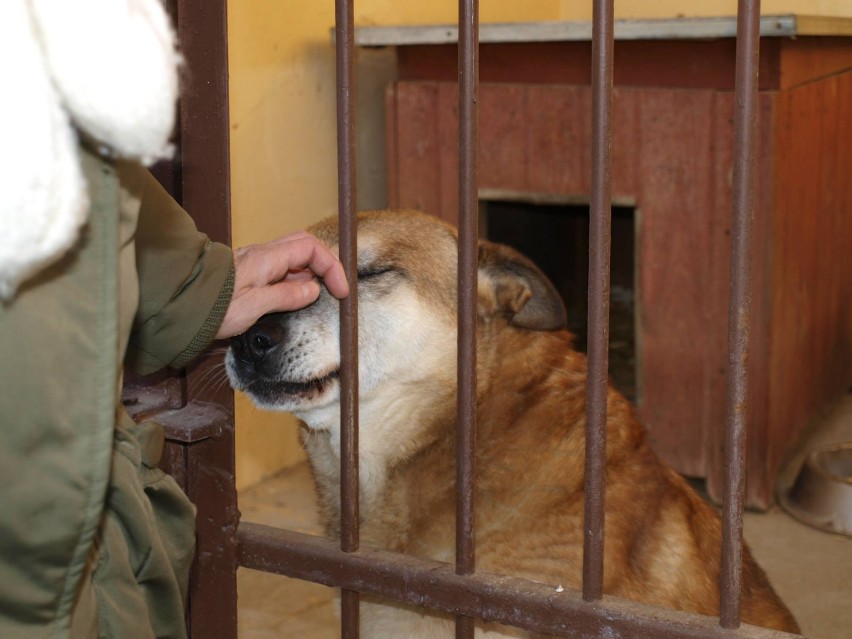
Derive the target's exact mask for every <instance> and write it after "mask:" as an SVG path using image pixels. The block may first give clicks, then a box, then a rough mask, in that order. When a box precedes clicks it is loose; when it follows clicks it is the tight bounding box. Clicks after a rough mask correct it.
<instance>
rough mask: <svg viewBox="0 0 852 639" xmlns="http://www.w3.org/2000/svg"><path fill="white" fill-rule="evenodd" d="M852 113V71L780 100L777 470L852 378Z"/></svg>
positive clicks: (773, 385)
mask: <svg viewBox="0 0 852 639" xmlns="http://www.w3.org/2000/svg"><path fill="white" fill-rule="evenodd" d="M850 120H852V72H850V73H844V74H842V75H839V76H832V77H830V78H827V79H825V80H823V81H820V82H816V83H812V84H809V85H806V86H803V87H798V88H796V89H794V90H791V91H786V92H783V93H782V94H781V96H780V98H779V113H778V127H777V131H776V135H777V137H776V145H777V150H778V173H777V182H776V192H775V202H776V207H775V223H774V226H773V240H774V242H773V246H772V260H773V272H774V274H775V278H774V281H773V289H772V290H773V310H772V314H773V326H772V336H771V340H772V342H771V343H772V348H771V357H770V361H769V370H770V391H771V395H770V423H771V424H772V428H773V433H772V444H773V445H772V446H771V448H770V451H769V453H770V457H769V461H768V467H769V469H773V468H777V466H778V464H779V463H780V461H781V460H782V459H783V457H784V455H785V453H786V452H787V449H788V448H789V446H791V445H792V444H794V443H795V442H796V440H797V439H798V438H799V436H800V435H801V434H802V433H803V432H804V430H805V429H806V428H807V427H808V426H809V425H810V423H811V421H812V420H813V419H814V418H815V417H816V416H817V414H818V413H819V411H820V410H821V409H822V408H823V407H824V406H825V405H826V404H827V403H828V402H830V401H832V399H833V398H836V397H837V396H839V395H840V394H841V393H843V392H844V391H845V390H846V388H847V387H848V386H849V384H850V382H852V287H850V286H849V273H852V222H850V220H852V183H850V181H849V179H848V176H849V173H850V170H852V155H850V150H849V140H850V139H852V127H850Z"/></svg>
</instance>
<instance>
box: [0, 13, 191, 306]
mask: <svg viewBox="0 0 852 639" xmlns="http://www.w3.org/2000/svg"><path fill="white" fill-rule="evenodd" d="M177 64H178V54H177V53H176V51H175V44H174V35H173V32H172V29H171V27H170V25H169V21H168V17H167V16H166V14H165V12H164V10H163V8H162V6H161V5H160V2H159V0H74V2H69V1H68V0H3V2H2V4H0V72H1V73H2V75H0V77H3V79H4V82H5V86H6V89H7V90H6V91H4V96H3V99H2V101H0V116H2V117H0V122H2V124H3V126H4V129H5V130H4V132H3V136H2V139H3V149H2V152H0V299H9V298H11V297H12V296H13V295H14V293H15V290H16V289H17V287H18V286H19V285H20V283H21V282H22V281H24V280H25V279H27V278H28V277H30V276H31V275H33V274H35V273H36V272H38V271H39V270H41V269H42V268H44V267H46V266H48V265H49V264H51V263H53V262H54V261H56V260H57V259H59V258H60V257H61V256H62V255H63V254H64V253H65V252H66V251H67V250H68V249H69V248H70V247H71V246H72V245H73V244H74V242H75V240H76V239H77V235H78V232H79V229H80V227H81V226H82V225H83V223H84V222H85V220H86V217H87V215H88V204H89V201H88V196H87V193H86V184H85V181H84V179H83V176H82V173H81V170H80V165H79V157H78V155H77V153H78V151H77V139H76V136H77V132H76V131H75V128H76V129H77V130H79V131H82V132H84V133H85V134H86V135H87V136H88V137H89V138H91V139H92V140H94V141H95V143H96V144H99V145H101V150H102V151H103V152H105V153H109V154H112V155H115V156H119V157H126V158H135V159H139V160H141V161H143V162H145V163H151V162H153V161H155V160H157V159H159V158H162V157H166V156H168V155H169V153H170V147H169V144H168V140H169V136H170V135H171V132H172V128H173V126H174V112H175V102H176V99H177Z"/></svg>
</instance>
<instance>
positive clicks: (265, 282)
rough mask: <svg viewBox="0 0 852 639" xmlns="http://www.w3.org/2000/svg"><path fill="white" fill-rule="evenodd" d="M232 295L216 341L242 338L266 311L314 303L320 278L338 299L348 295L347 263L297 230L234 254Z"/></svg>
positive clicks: (318, 242) (309, 236)
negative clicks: (236, 336) (344, 266)
mask: <svg viewBox="0 0 852 639" xmlns="http://www.w3.org/2000/svg"><path fill="white" fill-rule="evenodd" d="M234 269H235V273H234V294H233V296H232V298H231V304H230V306H229V307H228V310H227V311H226V313H225V319H224V320H223V321H222V326H221V327H220V328H219V332H218V333H217V334H216V339H225V338H228V337H233V336H234V335H239V334H240V333H243V332H245V331H246V330H247V329H248V328H250V327H251V326H252V325H253V324H254V323H255V322H256V321H257V320H258V319H260V318H261V317H262V316H263V315H266V314H267V313H274V312H280V311H294V310H297V309H300V308H303V307H305V306H308V305H309V304H311V303H313V302H314V301H315V300H316V299H317V297H319V294H320V284H319V282H318V281H317V277H319V278H321V279H322V280H323V281H324V282H325V285H326V288H328V290H329V292H330V293H331V294H332V295H334V296H335V297H337V298H344V297H346V296H347V295H349V284H348V282H347V281H346V275H345V274H344V272H343V265H342V264H341V263H340V261H339V260H338V259H337V258H336V257H335V256H334V254H333V253H332V252H331V251H330V250H329V249H328V248H327V247H326V246H325V245H324V244H322V243H321V242H320V241H319V240H318V239H316V238H315V237H314V236H313V235H310V234H309V233H306V232H304V231H299V232H297V233H293V234H291V235H286V236H284V237H281V238H278V239H277V240H272V241H271V242H266V243H265V244H252V245H250V246H244V247H242V248H238V249H237V250H235V251H234Z"/></svg>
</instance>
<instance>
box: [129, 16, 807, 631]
mask: <svg viewBox="0 0 852 639" xmlns="http://www.w3.org/2000/svg"><path fill="white" fill-rule="evenodd" d="M593 4H594V12H593V36H592V51H593V53H592V93H593V122H592V131H593V142H592V194H591V225H590V266H589V353H588V356H589V381H588V390H587V438H586V440H587V450H586V461H585V464H586V486H585V489H586V498H585V517H586V521H588V522H590V524H589V525H587V526H585V531H584V534H585V537H584V562H583V589H582V592H574V591H569V590H565V591H564V592H560V593H555V592H554V590H553V587H552V586H548V585H544V584H540V583H537V582H532V581H528V580H524V579H519V578H514V577H510V576H502V575H494V574H488V573H483V572H477V571H476V570H475V543H474V530H473V509H474V503H473V490H472V487H473V482H474V468H473V446H474V443H475V419H476V411H475V402H474V401H473V397H474V393H473V390H474V388H475V383H476V380H475V360H474V358H475V350H474V346H475V339H476V335H475V327H476V316H475V308H476V307H475V292H476V255H477V252H476V242H477V229H476V219H477V218H476V213H477V207H478V202H477V197H478V193H477V188H476V185H477V167H476V148H477V141H478V119H477V113H476V101H477V92H478V1H477V0H459V16H460V17H459V71H460V90H459V114H460V126H459V214H460V223H459V320H458V325H459V364H458V367H459V368H458V374H459V402H458V417H459V432H458V438H457V455H458V464H457V468H458V471H457V472H458V476H457V484H458V486H459V488H458V489H457V531H456V535H457V542H456V556H457V561H456V565H455V566H454V567H453V566H450V565H448V564H444V563H440V562H436V561H428V560H423V559H418V558H414V557H409V556H405V555H400V554H396V553H391V552H388V551H382V550H375V549H368V548H360V544H359V538H358V495H357V493H358V464H357V450H358V444H357V420H358V405H357V396H358V388H357V383H358V380H357V296H356V295H352V296H351V297H350V298H349V299H348V300H345V301H344V302H342V303H341V356H342V363H341V438H342V444H341V492H342V495H341V497H342V504H343V505H342V513H341V516H342V531H341V540H340V542H339V544H338V542H336V541H334V540H330V539H327V538H324V537H317V536H311V535H305V534H301V533H296V532H293V531H287V530H282V529H276V528H271V527H268V526H263V525H259V524H252V523H240V522H239V512H238V510H237V504H236V490H235V485H234V451H233V403H232V402H233V399H232V398H229V397H228V395H229V393H223V392H221V391H218V392H216V393H214V394H213V395H210V394H207V395H205V391H204V390H203V388H201V387H200V386H199V385H198V384H197V383H194V380H197V379H200V378H201V376H202V375H203V374H204V372H205V371H206V370H208V369H209V368H210V367H211V366H215V365H217V363H218V362H220V361H221V357H222V353H221V351H220V352H213V353H212V354H211V355H210V356H208V357H207V358H206V359H205V360H204V361H202V362H201V363H200V364H196V365H195V366H194V367H193V368H191V369H190V370H189V371H188V373H187V374H186V378H185V380H184V381H183V382H182V386H180V384H175V383H172V382H171V381H170V380H165V381H163V382H161V383H160V384H159V386H157V385H154V386H152V385H150V384H149V385H147V386H146V387H145V388H142V387H131V388H130V389H129V392H126V394H125V396H126V397H129V399H128V400H127V401H128V403H129V404H131V408H134V411H133V412H135V413H136V414H141V413H143V412H144V413H145V415H146V416H155V417H154V418H156V419H158V420H159V421H161V422H163V423H164V425H165V427H166V432H167V438H168V440H169V443H168V447H167V454H166V460H165V463H164V466H165V467H166V468H167V469H168V470H169V471H170V472H171V473H172V474H173V475H175V476H176V478H177V479H178V481H179V483H180V484H181V486H182V487H183V488H184V490H185V491H186V492H187V493H188V494H189V496H190V498H192V499H193V501H194V502H195V503H196V505H197V506H198V522H199V532H198V550H197V556H196V562H195V564H194V568H193V576H192V579H191V584H190V601H189V609H188V616H187V623H188V630H189V636H190V637H192V638H193V639H201V638H204V639H209V638H211V637H215V638H217V639H235V638H236V637H237V624H236V569H237V567H238V566H243V567H247V568H251V569H255V570H262V571H265V572H274V573H277V574H281V575H286V576H289V577H294V578H298V579H304V580H308V581H313V582H316V583H321V584H324V585H326V586H332V587H339V588H342V590H343V596H342V620H341V630H342V636H343V638H344V639H354V638H355V637H358V607H359V605H358V602H359V595H360V593H362V592H363V593H367V594H371V595H376V596H379V597H382V598H388V599H394V600H397V601H401V602H406V603H410V604H416V605H421V606H427V607H431V608H435V609H439V610H442V611H445V612H449V613H451V614H454V615H456V619H457V622H456V637H459V638H466V637H472V636H473V621H474V619H476V618H484V619H487V620H489V621H495V622H499V623H504V624H508V625H512V626H518V627H522V628H526V629H528V630H532V631H536V632H542V633H547V634H554V635H558V636H564V637H598V636H604V637H637V638H645V637H647V638H660V639H667V638H671V639H674V638H676V637H690V638H695V639H704V638H716V637H730V638H733V637H742V638H746V637H748V638H755V639H757V638H761V639H764V638H765V639H772V638H775V639H781V638H782V637H793V636H795V635H790V634H788V633H784V632H779V631H774V630H769V629H764V628H758V627H755V626H749V625H746V624H741V623H740V621H739V608H740V603H739V602H740V590H741V584H740V572H741V553H742V511H743V497H744V444H745V438H744V435H745V429H744V419H745V407H746V401H747V388H748V387H747V375H746V366H745V363H746V357H745V354H746V352H747V345H748V340H749V306H750V297H751V282H750V268H749V265H750V253H749V245H750V238H751V211H752V208H753V201H754V180H755V178H754V176H755V161H756V160H755V157H756V156H755V151H754V149H755V143H756V140H755V129H756V118H757V110H756V97H757V69H758V67H757V62H758V43H759V23H760V19H759V16H760V2H759V0H739V6H738V15H737V63H736V117H735V142H734V144H735V147H734V211H733V215H734V224H733V227H732V233H731V235H732V257H731V297H730V309H729V326H730V331H729V332H730V337H729V369H728V376H729V389H728V405H727V410H728V421H727V427H726V450H725V455H726V470H727V471H728V472H727V476H726V478H725V493H724V502H723V540H722V564H721V574H720V595H721V613H720V617H719V618H718V619H717V618H715V617H706V616H701V615H695V614H691V613H685V612H680V611H675V610H670V609H665V608H658V607H653V606H647V605H643V604H638V603H635V602H631V601H627V600H623V599H618V598H615V597H610V596H607V595H604V594H603V588H602V586H603V499H604V477H603V460H604V451H605V445H606V442H605V435H604V429H603V425H604V423H605V420H606V389H607V357H608V355H607V339H608V321H609V320H608V318H609V312H608V311H609V257H610V234H609V232H610V229H609V226H610V224H609V222H610V212H611V192H610V183H609V177H610V166H611V153H612V148H611V122H610V121H611V113H612V84H613V82H612V77H613V76H612V69H613V60H612V57H613V56H612V52H613V0H593ZM170 5H171V7H172V9H173V14H174V15H175V17H176V21H177V25H178V32H179V38H180V40H181V42H182V50H183V53H184V56H185V58H186V61H187V66H188V67H189V68H190V69H191V71H192V74H193V75H194V76H195V81H194V82H193V83H192V85H191V86H190V87H189V88H184V89H183V92H182V96H181V101H182V102H181V104H182V106H181V133H180V142H181V145H180V149H181V156H182V158H183V162H182V164H181V165H180V167H179V168H180V171H179V174H178V175H177V176H175V175H173V174H171V173H167V174H166V175H165V177H166V179H167V180H168V179H175V180H177V182H176V184H178V187H179V188H180V189H181V190H182V196H183V197H182V199H183V203H184V206H185V207H186V208H187V209H188V210H189V211H190V212H191V213H194V214H196V219H197V220H199V225H200V226H201V227H202V228H206V229H209V231H208V232H211V235H213V236H214V237H215V238H216V239H221V240H223V241H228V240H229V239H230V234H229V231H228V230H227V229H228V226H227V223H228V221H229V204H230V194H229V189H228V177H229V176H228V150H227V149H228V125H227V46H226V41H227V40H226V37H223V34H226V32H227V27H226V24H227V22H226V18H225V15H226V13H225V0H215V2H213V3H212V6H211V3H209V2H208V3H206V5H205V3H204V2H203V0H177V2H176V3H175V2H171V3H170ZM202 5H205V6H204V7H202ZM353 15H354V11H353V0H336V2H335V17H336V25H335V35H336V42H337V53H336V56H337V70H338V83H337V84H338V87H337V110H338V169H339V216H340V226H341V241H340V257H341V261H342V262H343V264H344V268H345V269H346V272H347V275H348V277H349V279H350V283H351V284H355V283H356V282H355V279H356V277H357V276H356V273H357V268H356V261H355V258H356V255H357V246H356V235H355V231H356V229H355V201H356V198H355V169H354V144H355V138H354V121H353V118H354V86H353V76H354V72H353V58H354V56H353V49H354V19H353ZM205 69H206V70H207V71H206V72H205V71H204V70H205ZM202 73H204V74H205V77H206V79H207V80H208V81H206V82H202V81H199V80H198V77H199V76H200V74H202ZM211 132H212V133H211ZM196 143H197V144H196ZM210 147H212V149H213V150H214V153H213V154H212V156H211V155H210V153H209V150H210ZM211 157H212V161H211ZM211 184H213V185H218V186H219V187H221V188H220V189H219V190H216V189H210V188H209V186H210V185H211ZM199 213H203V214H204V215H202V216H199V215H198V214H199ZM205 216H206V217H205ZM199 217H201V219H199ZM352 288H353V290H357V287H356V286H352ZM179 386H180V387H179ZM179 396H185V397H187V398H188V401H184V402H181V401H180V397H179ZM146 407H147V408H146ZM164 409H165V410H164Z"/></svg>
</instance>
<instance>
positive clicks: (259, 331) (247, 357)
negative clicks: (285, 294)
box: [231, 320, 282, 363]
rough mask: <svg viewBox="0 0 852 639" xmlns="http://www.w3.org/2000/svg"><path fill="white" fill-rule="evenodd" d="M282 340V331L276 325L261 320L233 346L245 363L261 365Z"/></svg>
mask: <svg viewBox="0 0 852 639" xmlns="http://www.w3.org/2000/svg"><path fill="white" fill-rule="evenodd" d="M281 338H282V336H281V330H280V329H279V328H278V327H277V326H276V325H275V324H273V323H271V322H263V321H262V320H261V321H260V322H258V323H257V324H255V325H254V326H252V327H251V328H250V329H249V330H247V331H246V332H245V333H243V334H242V335H240V336H238V337H235V338H234V340H233V341H232V344H231V346H232V348H233V349H234V350H235V351H236V355H237V357H239V358H240V359H242V360H243V361H246V362H254V363H259V362H261V361H263V359H264V358H265V357H266V356H267V355H268V354H269V353H270V352H271V351H273V350H274V349H275V347H276V346H278V344H280V343H281Z"/></svg>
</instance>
